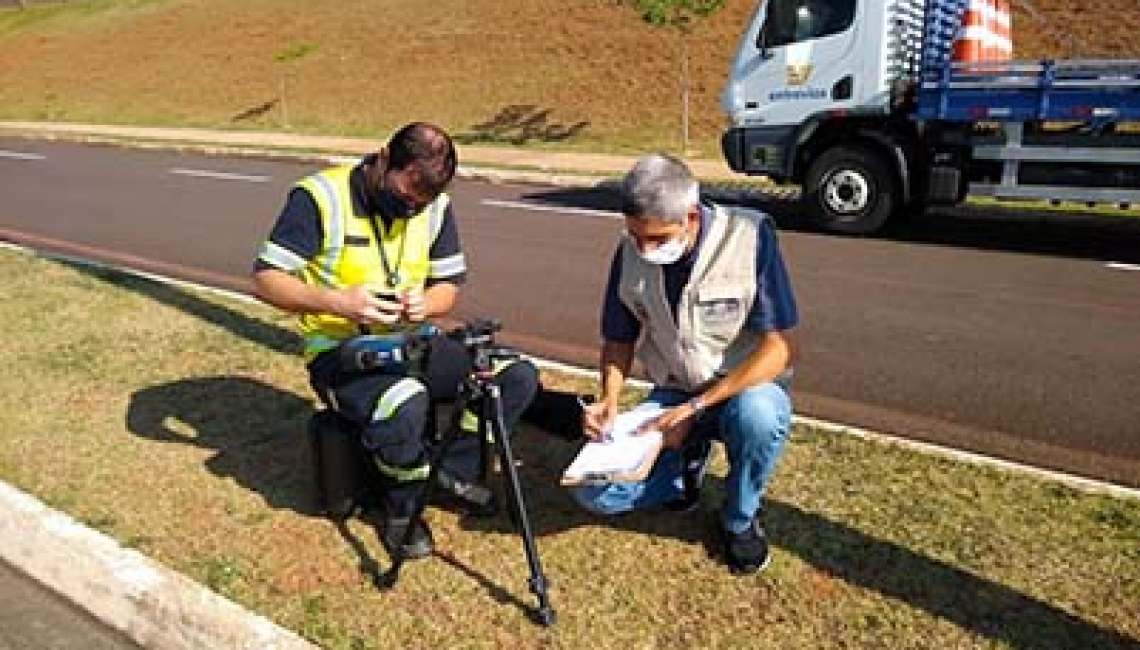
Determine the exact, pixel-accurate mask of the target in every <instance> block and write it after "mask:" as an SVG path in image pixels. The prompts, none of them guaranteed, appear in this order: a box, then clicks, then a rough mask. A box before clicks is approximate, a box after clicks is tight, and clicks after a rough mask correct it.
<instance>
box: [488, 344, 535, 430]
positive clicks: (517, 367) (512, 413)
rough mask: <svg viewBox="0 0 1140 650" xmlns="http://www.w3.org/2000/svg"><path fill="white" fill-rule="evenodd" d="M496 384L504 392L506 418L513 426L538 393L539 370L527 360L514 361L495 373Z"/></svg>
mask: <svg viewBox="0 0 1140 650" xmlns="http://www.w3.org/2000/svg"><path fill="white" fill-rule="evenodd" d="M495 384H496V385H497V386H498V387H499V390H500V391H501V392H502V399H503V411H504V416H505V417H506V419H507V420H508V421H509V422H510V423H512V424H513V423H514V422H517V421H518V419H519V418H520V417H522V414H523V412H524V411H525V410H526V408H527V406H529V405H530V403H531V401H532V400H533V399H534V396H535V394H536V393H537V392H538V368H536V367H535V366H534V364H533V363H531V362H530V361H527V360H525V359H518V360H515V361H512V362H511V363H510V364H509V365H507V366H506V367H504V368H501V369H500V370H499V371H498V372H496V373H495Z"/></svg>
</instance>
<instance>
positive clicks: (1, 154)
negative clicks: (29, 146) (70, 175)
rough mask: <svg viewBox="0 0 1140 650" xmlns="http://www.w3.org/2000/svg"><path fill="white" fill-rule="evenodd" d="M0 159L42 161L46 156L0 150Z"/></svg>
mask: <svg viewBox="0 0 1140 650" xmlns="http://www.w3.org/2000/svg"><path fill="white" fill-rule="evenodd" d="M0 158H11V159H13V160H44V159H45V158H47V156H45V155H43V154H39V153H26V152H23V151H7V150H5V149H0Z"/></svg>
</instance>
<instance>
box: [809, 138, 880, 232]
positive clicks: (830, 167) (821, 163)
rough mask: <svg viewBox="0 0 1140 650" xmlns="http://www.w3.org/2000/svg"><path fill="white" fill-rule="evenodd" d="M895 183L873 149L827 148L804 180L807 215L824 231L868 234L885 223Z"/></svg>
mask: <svg viewBox="0 0 1140 650" xmlns="http://www.w3.org/2000/svg"><path fill="white" fill-rule="evenodd" d="M897 194H898V182H897V181H896V180H895V176H894V174H893V173H891V169H890V167H889V166H888V165H887V164H886V163H885V162H883V159H882V158H881V157H880V156H879V155H877V154H876V153H875V152H874V151H872V150H870V149H868V148H866V147H859V146H840V147H836V148H834V149H829V150H828V151H826V152H824V153H823V155H822V156H820V157H819V158H817V159H816V161H815V162H814V163H812V166H811V168H810V169H808V173H807V177H806V178H805V179H804V186H803V203H804V209H805V211H806V212H807V214H808V217H809V218H810V219H811V220H812V222H813V223H815V225H817V226H819V227H820V228H822V229H824V230H828V231H831V232H837V233H842V234H845V235H869V234H871V233H873V232H875V231H877V230H879V229H880V228H882V227H883V225H884V224H886V223H887V220H889V219H890V218H891V217H892V216H893V215H894V213H895V211H896V209H897V207H898V205H899V199H898V196H897Z"/></svg>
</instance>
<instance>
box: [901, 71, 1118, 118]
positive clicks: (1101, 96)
mask: <svg viewBox="0 0 1140 650" xmlns="http://www.w3.org/2000/svg"><path fill="white" fill-rule="evenodd" d="M916 99H917V104H916V107H915V116H916V117H917V118H919V119H925V120H950V121H967V122H968V121H977V120H987V121H1001V122H1025V121H1032V120H1042V121H1096V122H1123V121H1135V120H1140V59H1112V60H1108V59H1084V60H1080V59H1070V60H1064V61H1053V60H1043V61H977V62H967V63H952V64H948V65H945V66H941V67H938V68H932V69H927V70H926V71H925V72H924V73H923V75H922V79H921V81H920V83H919V84H918V88H917V97H916Z"/></svg>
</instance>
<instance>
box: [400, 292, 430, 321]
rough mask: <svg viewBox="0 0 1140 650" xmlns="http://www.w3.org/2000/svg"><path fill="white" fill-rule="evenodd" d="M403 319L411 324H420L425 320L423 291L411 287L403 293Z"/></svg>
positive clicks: (425, 311)
mask: <svg viewBox="0 0 1140 650" xmlns="http://www.w3.org/2000/svg"><path fill="white" fill-rule="evenodd" d="M403 300H404V305H403V306H404V317H405V318H407V319H408V320H409V321H411V322H413V323H419V322H422V321H423V320H424V319H426V318H427V305H426V304H425V302H424V290H423V289H422V288H420V287H412V288H410V289H407V290H406V291H404V295H403Z"/></svg>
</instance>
